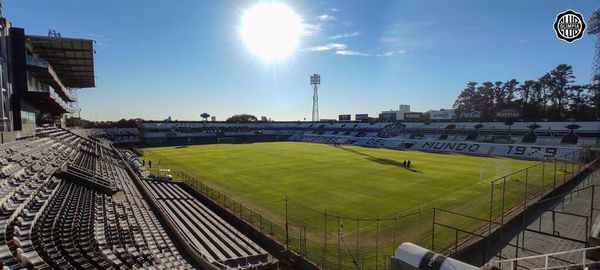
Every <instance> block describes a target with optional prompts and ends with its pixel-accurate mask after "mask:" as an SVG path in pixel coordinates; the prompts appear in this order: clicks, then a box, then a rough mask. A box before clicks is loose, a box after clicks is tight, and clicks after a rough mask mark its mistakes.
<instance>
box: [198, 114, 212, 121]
mask: <svg viewBox="0 0 600 270" xmlns="http://www.w3.org/2000/svg"><path fill="white" fill-rule="evenodd" d="M200 117H202V119H204V121H206V120H207V119H208V118H209V117H210V114H208V113H202V114H201V115H200Z"/></svg>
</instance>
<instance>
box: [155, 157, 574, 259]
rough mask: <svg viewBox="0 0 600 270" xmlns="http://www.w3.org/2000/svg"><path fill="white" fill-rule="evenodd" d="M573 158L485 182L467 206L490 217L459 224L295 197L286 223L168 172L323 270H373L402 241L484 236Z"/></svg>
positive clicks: (439, 243) (546, 187)
mask: <svg viewBox="0 0 600 270" xmlns="http://www.w3.org/2000/svg"><path fill="white" fill-rule="evenodd" d="M566 160H567V161H566ZM578 160H583V159H581V156H576V155H575V154H573V158H572V159H570V160H569V159H565V158H563V159H562V160H552V161H549V160H546V161H542V162H540V163H538V164H535V165H533V166H530V167H528V168H525V169H523V170H520V171H517V172H513V173H510V174H508V175H505V176H502V177H500V178H497V179H494V180H492V181H490V182H489V188H490V192H489V198H488V200H487V201H486V200H485V199H483V198H484V197H487V195H486V194H485V193H484V194H482V196H483V197H482V198H481V200H476V199H474V200H473V202H472V204H473V205H476V207H477V209H479V210H480V209H484V212H487V211H489V214H488V215H486V216H484V217H476V218H475V219H473V218H470V219H465V218H464V217H461V216H460V215H459V214H460V213H458V212H454V213H455V215H440V213H441V211H445V210H442V209H439V208H434V207H433V203H431V204H428V206H423V207H422V208H417V209H413V210H409V211H406V210H405V211H399V213H398V214H394V215H388V216H379V215H377V214H375V213H372V214H369V216H366V215H365V216H359V215H356V216H348V215H341V214H339V213H338V212H337V211H336V210H334V209H316V208H315V207H312V206H308V205H306V204H304V203H303V202H302V201H300V199H301V198H298V200H296V198H288V197H285V199H283V200H282V204H281V207H282V208H283V207H284V206H283V205H285V209H282V211H281V212H279V213H280V214H281V213H283V212H284V213H285V218H284V219H281V220H278V219H277V216H281V215H273V216H272V217H274V218H267V217H266V216H265V213H263V214H261V213H258V212H256V211H254V210H252V209H250V208H248V207H246V206H244V204H242V203H240V202H239V201H238V200H235V199H233V198H231V197H229V196H227V195H225V194H223V193H222V192H219V191H218V190H216V189H214V188H213V187H211V186H210V185H208V184H206V183H205V182H204V181H202V180H199V179H196V178H194V177H192V176H190V175H188V174H186V173H185V172H180V171H172V172H171V175H172V176H173V178H174V180H175V181H181V182H184V183H186V184H188V185H190V186H192V187H194V188H195V189H196V190H197V191H198V192H200V193H201V194H203V195H204V196H206V197H208V198H210V199H211V200H213V201H214V202H216V203H217V204H219V205H220V206H222V207H223V208H225V209H227V210H228V211H230V212H231V213H233V214H235V215H236V216H237V217H239V218H240V219H243V220H245V221H246V222H248V223H249V224H251V225H252V226H254V227H255V228H257V229H259V230H260V231H261V232H262V233H263V234H265V235H267V236H269V237H271V238H272V239H274V240H276V241H278V242H280V243H281V244H283V245H285V247H286V249H288V250H290V251H294V252H295V253H297V254H299V255H300V256H303V257H305V258H307V259H308V260H310V261H312V262H313V263H315V264H316V265H318V266H319V267H321V268H322V269H375V270H377V269H388V267H389V266H388V263H389V257H390V256H393V253H394V251H395V249H396V248H397V247H398V246H399V245H400V244H401V243H402V242H406V241H409V242H413V243H416V244H419V245H421V246H423V247H425V248H429V249H432V250H436V251H442V252H446V253H448V250H452V249H454V250H456V249H458V248H460V246H459V245H460V244H461V243H462V242H461V241H464V239H465V238H467V237H475V238H477V237H485V234H486V233H489V232H491V231H492V229H494V227H493V226H502V225H503V224H504V222H505V220H508V219H509V218H510V217H511V215H514V214H515V213H518V212H519V211H520V210H522V208H527V206H528V205H531V204H532V203H533V202H535V201H537V200H539V199H540V198H542V197H543V196H544V195H546V194H548V193H549V192H551V191H552V190H554V188H556V187H557V186H559V185H561V184H563V183H565V182H567V181H568V180H569V179H570V178H572V177H573V176H574V175H576V174H577V173H578V172H580V171H581V170H582V169H583V167H582V165H581V164H579V163H577V161H578ZM156 169H157V168H153V171H154V170H156ZM324 196H326V194H324ZM478 199H479V198H478ZM488 207H489V210H485V209H487V208H488ZM455 210H457V211H460V210H461V209H455ZM451 212H452V211H448V212H446V214H448V213H451ZM479 212H481V211H479ZM436 215H437V216H436ZM446 224H452V226H447V225H446ZM450 253H451V252H450Z"/></svg>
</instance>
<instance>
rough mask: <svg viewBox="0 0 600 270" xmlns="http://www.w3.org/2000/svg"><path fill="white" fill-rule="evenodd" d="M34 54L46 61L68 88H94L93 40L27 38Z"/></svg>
mask: <svg viewBox="0 0 600 270" xmlns="http://www.w3.org/2000/svg"><path fill="white" fill-rule="evenodd" d="M26 38H27V43H28V44H31V46H32V47H33V50H34V53H36V54H37V55H39V56H40V58H42V59H44V60H46V61H48V62H49V63H50V65H52V68H53V69H54V71H55V72H56V73H57V75H58V77H59V78H60V80H61V81H62V83H63V84H64V85H65V86H66V87H69V88H88V87H95V86H96V80H95V77H94V45H93V42H94V41H93V40H90V39H78V38H63V37H45V36H27V37H26Z"/></svg>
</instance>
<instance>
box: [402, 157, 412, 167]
mask: <svg viewBox="0 0 600 270" xmlns="http://www.w3.org/2000/svg"><path fill="white" fill-rule="evenodd" d="M402 167H404V168H407V169H408V168H410V159H409V160H405V161H404V162H402Z"/></svg>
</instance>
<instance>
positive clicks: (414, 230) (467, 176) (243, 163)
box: [140, 142, 550, 269]
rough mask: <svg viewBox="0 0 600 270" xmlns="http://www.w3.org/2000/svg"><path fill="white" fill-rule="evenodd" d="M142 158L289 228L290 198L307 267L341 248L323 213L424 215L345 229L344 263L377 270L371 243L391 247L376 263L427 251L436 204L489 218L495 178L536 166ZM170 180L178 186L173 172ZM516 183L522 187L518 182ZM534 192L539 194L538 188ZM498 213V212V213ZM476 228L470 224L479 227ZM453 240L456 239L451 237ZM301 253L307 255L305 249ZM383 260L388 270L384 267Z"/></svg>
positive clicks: (370, 158) (200, 150)
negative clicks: (410, 249)
mask: <svg viewBox="0 0 600 270" xmlns="http://www.w3.org/2000/svg"><path fill="white" fill-rule="evenodd" d="M140 150H141V151H142V152H143V154H144V159H146V161H148V160H151V161H152V162H153V165H154V166H153V169H158V168H166V169H171V170H173V171H183V172H185V173H187V174H189V175H191V176H193V177H195V178H197V179H200V180H201V181H203V182H204V183H205V184H207V185H209V186H211V187H213V188H214V189H216V190H218V191H220V192H222V193H224V194H226V195H227V196H228V197H230V198H233V199H235V200H237V201H239V202H241V203H242V204H244V205H245V206H247V207H249V208H250V209H253V210H254V211H256V212H258V213H261V214H262V215H264V216H265V217H267V218H268V219H270V220H272V221H274V222H276V223H278V224H284V223H285V213H286V210H285V208H286V207H285V198H286V196H287V197H288V200H289V203H288V217H289V220H290V222H291V223H294V224H298V225H299V226H301V227H305V228H306V232H307V238H308V242H309V243H308V244H306V247H305V249H306V250H307V251H306V252H307V253H308V255H309V258H311V256H312V258H311V260H313V261H314V262H317V263H321V264H322V262H318V261H319V260H321V261H327V262H328V263H331V262H330V261H331V260H332V258H331V257H330V256H333V255H329V256H327V255H326V254H332V253H333V254H337V253H336V252H337V251H336V250H331V248H330V247H329V246H334V243H335V244H337V237H338V233H337V230H338V225H337V219H336V218H331V217H330V218H327V219H326V218H325V216H324V215H323V213H322V212H324V211H325V210H326V211H327V213H329V214H332V215H340V216H345V217H357V216H358V217H360V218H363V219H369V218H377V217H393V216H395V215H398V214H402V213H407V212H410V211H419V209H420V211H422V212H423V215H418V217H410V218H406V219H400V220H394V221H393V222H392V221H387V222H386V221H382V222H380V223H379V222H377V223H376V222H374V221H368V220H365V221H359V222H356V221H352V220H351V219H347V220H345V221H344V219H343V218H342V221H341V222H342V223H345V224H344V228H343V230H344V232H342V233H341V234H339V235H341V236H340V238H342V241H344V240H345V241H346V242H351V243H350V244H348V243H345V242H344V243H345V244H344V246H345V247H346V250H347V251H346V252H347V254H348V256H346V257H345V258H344V261H345V263H347V262H346V260H348V261H352V260H351V259H350V258H351V257H352V256H354V257H357V256H359V255H360V254H367V255H361V256H366V258H365V257H363V258H362V259H363V262H362V263H363V264H364V263H365V260H366V261H367V262H366V263H367V264H369V263H372V262H371V260H372V258H373V256H374V255H373V254H371V253H375V251H371V250H375V245H377V247H378V248H379V249H382V246H383V247H384V248H383V249H386V250H384V251H378V252H382V254H381V255H380V254H377V255H378V256H382V255H383V253H385V255H386V256H387V255H389V254H391V252H393V249H394V248H395V246H396V245H397V244H398V243H399V242H403V241H413V242H418V243H427V241H429V240H427V239H428V237H429V236H428V235H427V229H430V227H431V217H430V215H427V213H429V212H427V211H429V210H430V209H431V207H433V206H435V207H440V208H444V209H449V210H453V211H458V212H461V213H466V214H470V215H474V216H478V217H482V218H485V217H487V215H488V213H489V194H490V184H489V183H490V180H491V179H493V178H496V177H498V176H501V175H505V174H508V173H510V172H512V171H516V170H519V169H522V168H525V167H528V166H532V165H534V164H536V162H533V161H524V160H515V159H507V158H495V157H475V156H466V155H456V154H436V153H425V152H417V151H397V150H387V149H375V148H364V147H355V146H343V147H340V148H335V147H332V146H330V145H324V144H312V143H298V142H276V143H255V144H215V145H196V146H185V147H156V148H144V149H140ZM404 160H411V162H412V165H411V168H410V169H406V168H403V167H402V162H403V161H404ZM546 169H548V168H546ZM549 174H550V173H547V175H546V176H545V177H548V175H549ZM174 177H175V178H176V179H177V175H176V174H175V175H174ZM529 177H531V175H530V176H529ZM540 178H541V177H540ZM511 181H512V182H515V185H517V184H518V183H519V182H520V181H521V180H520V179H518V177H513V178H512V179H511ZM529 184H530V185H534V187H535V183H533V181H531V183H529ZM538 185H539V184H538ZM532 190H535V188H530V190H529V192H532ZM507 193H508V194H507V199H508V200H510V201H512V202H513V203H517V202H518V201H519V200H521V199H520V198H519V195H518V194H520V190H519V189H515V190H514V191H513V192H512V193H511V192H510V190H509V191H508V192H507ZM311 209H314V210H317V211H313V210H311ZM494 210H495V212H497V209H494ZM318 211H321V212H318ZM326 222H327V225H325V223H326ZM456 222H463V221H458V220H457V221H456ZM480 225H481V224H472V225H471V226H472V227H473V228H476V226H480ZM324 228H326V229H324ZM298 230H301V229H298ZM325 231H326V232H325ZM298 234H300V232H298ZM294 235H296V233H294ZM325 235H329V236H327V237H328V238H329V239H328V242H329V241H331V242H329V243H327V245H329V246H328V248H324V247H323V246H324V238H325ZM451 236H452V237H451V238H452V240H453V239H454V233H453V232H452V234H451ZM375 237H377V239H375ZM444 237H447V238H448V239H450V235H447V236H446V235H442V236H441V239H442V240H441V241H444ZM392 238H393V240H392ZM355 239H356V241H355ZM448 239H447V240H448ZM436 241H437V240H436ZM448 241H449V240H448ZM382 243H384V244H382ZM446 244H447V243H446ZM299 245H300V247H299V249H302V247H301V245H302V243H299ZM340 245H342V244H340ZM369 252H370V253H369ZM353 253H354V255H352V254H353ZM324 256H327V259H324V258H323V257H324ZM315 258H317V259H315ZM318 258H320V259H318ZM360 260H361V258H354V261H355V262H356V261H358V263H360ZM378 260H380V261H379V263H380V264H381V266H383V263H384V261H385V260H383V259H379V258H378ZM333 263H335V262H333ZM367 268H371V269H372V268H373V267H367Z"/></svg>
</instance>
